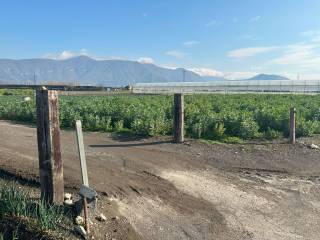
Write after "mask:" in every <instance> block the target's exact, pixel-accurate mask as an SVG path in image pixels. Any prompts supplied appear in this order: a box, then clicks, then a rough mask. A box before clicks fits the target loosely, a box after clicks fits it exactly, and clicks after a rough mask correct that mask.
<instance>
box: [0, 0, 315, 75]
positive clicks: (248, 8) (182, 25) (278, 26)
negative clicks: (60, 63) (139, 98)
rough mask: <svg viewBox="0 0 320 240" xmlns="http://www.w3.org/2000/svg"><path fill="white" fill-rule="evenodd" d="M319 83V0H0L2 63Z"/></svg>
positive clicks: (0, 53) (0, 52) (0, 56)
mask: <svg viewBox="0 0 320 240" xmlns="http://www.w3.org/2000/svg"><path fill="white" fill-rule="evenodd" d="M78 55H87V56H90V57H92V58H95V59H98V60H102V59H123V60H134V61H140V62H142V63H145V64H150V63H153V64H156V65H159V66H163V67H168V68H175V67H184V68H187V69H191V70H193V71H195V72H197V73H199V74H201V75H212V76H224V77H227V78H232V79H238V78H244V77H250V76H252V75H255V74H257V73H269V74H281V75H285V76H288V77H290V78H292V79H320V1H319V0H303V1H302V0H264V1H263V0H207V1H206V0H197V1H195V0H193V1H191V0H157V1H156V0H126V1H125V0H109V1H107V0H105V1H103V0H100V1H98V0H68V1H67V0H64V1H62V0H54V1H52V0H50V1H49V0H28V1H25V0H20V1H18V0H0V58H10V59H26V58H52V59H67V58H70V57H75V56H78Z"/></svg>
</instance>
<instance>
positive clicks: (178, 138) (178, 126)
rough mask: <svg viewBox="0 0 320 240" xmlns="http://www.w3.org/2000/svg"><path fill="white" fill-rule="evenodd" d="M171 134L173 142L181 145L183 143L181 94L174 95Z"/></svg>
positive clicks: (182, 99)
mask: <svg viewBox="0 0 320 240" xmlns="http://www.w3.org/2000/svg"><path fill="white" fill-rule="evenodd" d="M173 132H174V133H173V134H174V142H176V143H182V142H183V141H184V97H183V94H181V93H176V94H174V113H173Z"/></svg>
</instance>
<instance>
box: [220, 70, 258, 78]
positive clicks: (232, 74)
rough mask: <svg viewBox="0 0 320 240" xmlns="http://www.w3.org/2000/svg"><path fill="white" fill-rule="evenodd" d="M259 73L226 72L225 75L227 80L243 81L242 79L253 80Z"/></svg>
mask: <svg viewBox="0 0 320 240" xmlns="http://www.w3.org/2000/svg"><path fill="white" fill-rule="evenodd" d="M257 74H258V73H257V72H249V71H248V72H226V73H224V76H225V78H226V79H230V80H241V79H247V78H251V77H253V76H255V75H257Z"/></svg>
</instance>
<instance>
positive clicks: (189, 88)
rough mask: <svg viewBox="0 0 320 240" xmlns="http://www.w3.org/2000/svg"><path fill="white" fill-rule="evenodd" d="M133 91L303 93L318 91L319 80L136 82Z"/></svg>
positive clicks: (164, 92) (319, 88)
mask: <svg viewBox="0 0 320 240" xmlns="http://www.w3.org/2000/svg"><path fill="white" fill-rule="evenodd" d="M132 90H133V92H134V93H148V94H170V93H190V94H192V93H299V94H301V93H305V94H316V93H319V92H320V80H259V81H253V80H250V81H212V82H172V83H136V84H134V85H133V86H132Z"/></svg>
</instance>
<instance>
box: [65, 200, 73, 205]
mask: <svg viewBox="0 0 320 240" xmlns="http://www.w3.org/2000/svg"><path fill="white" fill-rule="evenodd" d="M64 204H65V205H67V206H71V205H73V201H72V200H71V199H66V200H64Z"/></svg>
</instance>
